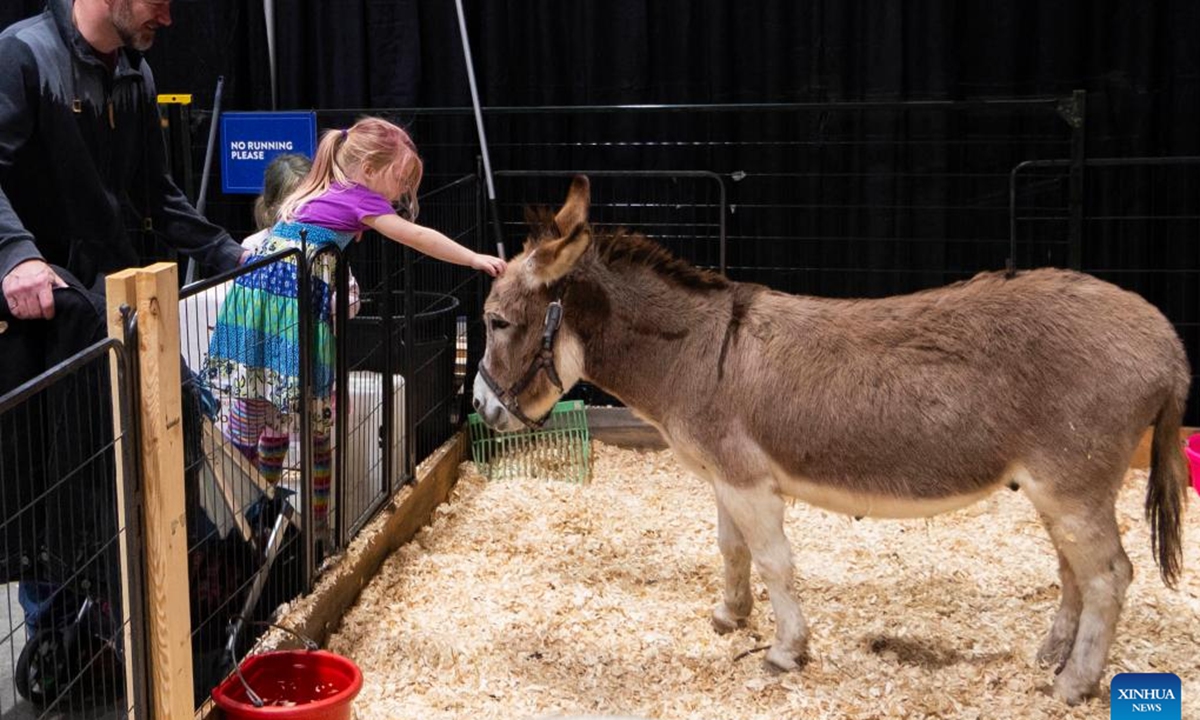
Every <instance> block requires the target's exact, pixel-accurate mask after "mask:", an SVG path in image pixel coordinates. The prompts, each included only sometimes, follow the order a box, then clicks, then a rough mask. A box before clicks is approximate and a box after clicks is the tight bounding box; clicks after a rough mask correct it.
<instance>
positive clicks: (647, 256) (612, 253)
mask: <svg viewBox="0 0 1200 720" xmlns="http://www.w3.org/2000/svg"><path fill="white" fill-rule="evenodd" d="M526 219H527V220H528V221H529V224H530V227H531V230H532V232H531V233H530V242H529V243H527V245H526V247H527V248H532V247H536V246H537V245H539V244H540V243H541V242H542V241H544V240H548V239H552V238H554V237H557V236H558V235H559V231H558V229H557V228H556V227H555V225H554V212H553V211H552V210H550V209H549V208H545V207H543V208H537V209H533V210H531V211H529V212H528V213H527V215H526ZM588 253H589V254H593V255H594V256H595V257H596V259H597V260H599V261H600V262H601V263H603V264H604V265H607V266H608V267H610V268H614V269H616V268H621V267H644V268H646V269H648V270H652V271H654V272H655V273H657V274H658V275H659V277H661V278H663V279H664V280H666V281H668V282H671V283H674V284H676V285H679V286H681V287H685V288H688V289H691V290H719V289H723V288H727V287H729V280H728V279H726V278H725V277H724V276H722V275H719V274H717V273H715V272H711V271H709V270H704V269H701V268H698V267H696V266H695V265H692V264H691V263H689V262H687V261H686V260H681V259H680V258H677V257H675V256H674V255H672V254H671V252H670V251H669V250H667V249H666V248H664V247H663V246H662V245H659V244H658V243H657V242H655V241H653V240H651V239H649V238H647V237H646V236H645V235H643V234H642V233H640V232H635V231H633V230H629V229H627V228H624V227H617V228H592V246H591V248H590V249H589V250H588Z"/></svg>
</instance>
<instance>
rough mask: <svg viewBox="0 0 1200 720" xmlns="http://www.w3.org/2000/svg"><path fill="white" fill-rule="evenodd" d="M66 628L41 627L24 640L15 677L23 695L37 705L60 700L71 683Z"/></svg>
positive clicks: (19, 691)
mask: <svg viewBox="0 0 1200 720" xmlns="http://www.w3.org/2000/svg"><path fill="white" fill-rule="evenodd" d="M65 634H66V632H65V630H63V629H53V628H50V629H42V630H38V631H37V632H36V633H34V635H33V637H32V638H30V639H29V641H28V642H26V643H25V647H24V648H23V649H22V650H21V656H20V657H19V658H17V667H16V669H15V672H14V673H13V674H14V675H15V676H16V677H15V678H13V679H14V681H15V683H16V686H17V692H18V693H20V695H21V697H23V698H25V699H26V700H28V701H29V702H31V703H33V704H34V705H36V706H38V707H45V706H46V705H49V704H50V703H52V702H54V701H55V700H56V699H58V696H59V695H60V694H61V693H62V691H63V686H64V685H66V684H67V683H69V682H70V668H69V667H68V666H69V665H70V663H69V662H68V654H69V653H68V651H67V647H66V638H65Z"/></svg>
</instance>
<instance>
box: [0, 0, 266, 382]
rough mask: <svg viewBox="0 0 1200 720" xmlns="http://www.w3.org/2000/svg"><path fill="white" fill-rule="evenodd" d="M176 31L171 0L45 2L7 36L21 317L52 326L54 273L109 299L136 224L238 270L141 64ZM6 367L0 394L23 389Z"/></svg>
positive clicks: (0, 213)
mask: <svg viewBox="0 0 1200 720" xmlns="http://www.w3.org/2000/svg"><path fill="white" fill-rule="evenodd" d="M170 24H171V3H170V0H76V2H73V3H72V2H71V0H49V2H48V4H47V7H46V10H45V12H43V13H42V14H41V15H39V16H37V17H34V18H30V19H28V20H24V21H22V22H19V23H17V24H15V25H13V26H12V27H9V28H8V29H7V30H5V31H4V32H3V33H2V34H0V62H2V63H3V67H4V68H5V72H4V73H2V74H0V278H3V280H2V283H0V285H2V289H3V295H4V299H5V300H6V301H7V304H8V306H9V310H10V311H11V313H12V315H13V317H15V318H17V319H22V320H36V319H49V318H52V317H53V316H54V304H53V289H54V288H62V287H65V286H67V284H68V283H67V282H66V280H65V279H64V278H63V277H61V274H60V273H57V272H56V271H55V270H53V269H52V268H51V267H50V265H58V266H60V267H62V268H64V269H65V270H67V272H69V273H70V274H71V275H73V276H74V277H75V278H76V279H78V280H79V283H80V285H82V287H83V288H86V289H90V290H93V291H99V292H102V290H103V286H102V282H103V278H104V276H105V275H107V274H108V273H109V272H113V271H116V270H120V269H123V268H126V267H130V266H134V265H137V264H139V263H140V262H141V261H142V258H141V257H139V252H138V247H137V245H136V243H135V241H134V238H133V237H131V235H130V233H129V232H128V230H127V227H128V225H129V223H130V222H132V223H134V224H135V227H136V226H141V227H145V228H147V229H150V230H152V231H154V232H155V233H157V234H159V235H160V236H162V237H163V239H165V240H166V242H167V243H169V244H171V245H173V246H174V247H176V248H178V249H179V250H180V251H182V252H183V253H185V254H187V255H189V256H191V257H194V258H196V259H197V260H199V261H200V262H202V263H203V264H205V265H206V266H208V267H209V268H211V269H214V270H223V269H227V268H229V267H232V266H234V265H236V264H237V262H238V260H239V259H240V258H241V256H242V253H243V250H242V248H241V247H239V246H238V244H237V243H236V242H234V240H233V239H232V238H231V237H229V235H228V233H226V232H224V231H223V230H221V229H220V228H217V227H216V226H214V225H212V224H210V223H208V222H207V221H205V220H204V219H203V218H202V217H201V216H200V215H199V214H198V213H197V212H196V211H195V209H194V208H192V206H191V205H190V204H189V203H188V201H187V199H186V198H185V197H184V196H183V194H182V193H181V192H180V191H179V189H178V188H177V187H176V186H175V184H174V182H172V181H171V179H170V177H169V176H168V175H167V173H166V169H165V162H164V152H163V143H162V139H161V131H160V129H159V119H158V114H157V103H156V96H157V92H156V90H155V87H154V79H153V76H152V75H151V73H150V68H149V66H148V65H147V64H146V61H145V60H144V59H143V58H142V55H141V53H142V52H144V51H146V50H147V49H149V48H150V46H151V45H152V44H153V42H154V38H155V34H156V32H157V31H158V29H159V28H161V27H166V26H168V25H170ZM5 334H7V333H5ZM10 344H11V343H3V345H0V355H3V356H7V355H8V354H9V352H10V351H12V350H14V349H15V348H10V347H6V346H7V345H10ZM21 344H24V343H21ZM3 368H4V369H3V370H0V392H4V391H7V390H10V389H12V387H14V386H15V385H16V384H19V382H21V381H23V380H24V379H27V378H23V377H20V376H21V375H24V374H25V373H24V372H18V373H13V372H11V371H10V364H9V363H7V362H6V363H4V364H3ZM14 375H16V377H14Z"/></svg>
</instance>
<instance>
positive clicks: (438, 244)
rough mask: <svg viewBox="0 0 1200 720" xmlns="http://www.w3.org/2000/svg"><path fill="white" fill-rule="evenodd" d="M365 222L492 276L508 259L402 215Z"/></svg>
mask: <svg viewBox="0 0 1200 720" xmlns="http://www.w3.org/2000/svg"><path fill="white" fill-rule="evenodd" d="M363 222H364V223H366V224H367V225H368V226H370V227H371V228H372V229H374V230H376V231H378V232H379V233H380V234H381V235H383V236H384V237H387V238H389V239H391V240H394V241H396V242H398V243H403V244H405V245H407V246H409V247H410V248H412V249H413V250H416V251H417V252H420V253H424V254H426V255H428V256H430V257H434V258H437V259H438V260H445V261H446V262H452V263H454V264H456V265H466V266H467V267H471V268H475V269H476V270H482V271H483V272H485V273H487V274H488V275H491V276H492V277H498V276H499V275H500V274H501V273H503V272H504V268H505V262H504V261H503V260H501V259H500V258H498V257H495V256H493V255H483V254H482V253H477V252H475V251H473V250H471V249H470V248H467V247H464V246H462V245H460V244H458V243H456V242H454V241H453V240H451V239H450V238H448V237H446V236H445V235H443V234H441V233H440V232H438V231H437V230H434V229H433V228H427V227H425V226H424V225H418V224H416V223H414V222H410V221H408V220H405V219H404V218H402V217H400V216H399V215H375V216H372V217H366V218H363Z"/></svg>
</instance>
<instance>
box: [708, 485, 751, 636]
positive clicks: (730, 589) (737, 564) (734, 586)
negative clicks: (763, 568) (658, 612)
mask: <svg viewBox="0 0 1200 720" xmlns="http://www.w3.org/2000/svg"><path fill="white" fill-rule="evenodd" d="M717 546H718V547H720V548H721V557H722V558H724V560H725V598H724V599H723V600H722V601H721V603H720V604H718V605H717V606H716V607H715V608H714V609H713V614H712V623H713V628H715V629H716V631H717V632H718V633H719V634H721V635H724V634H725V633H727V632H730V631H731V630H734V629H736V628H739V627H741V626H743V625H745V623H746V618H747V617H749V616H750V610H751V608H753V607H754V596H753V595H752V594H751V593H750V548H749V547H747V546H746V538H744V537H742V531H741V530H739V529H738V526H737V524H736V523H735V522H734V521H733V518H732V517H730V515H729V511H728V510H726V509H725V504H724V503H722V502H721V501H720V499H719V498H718V500H717Z"/></svg>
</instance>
